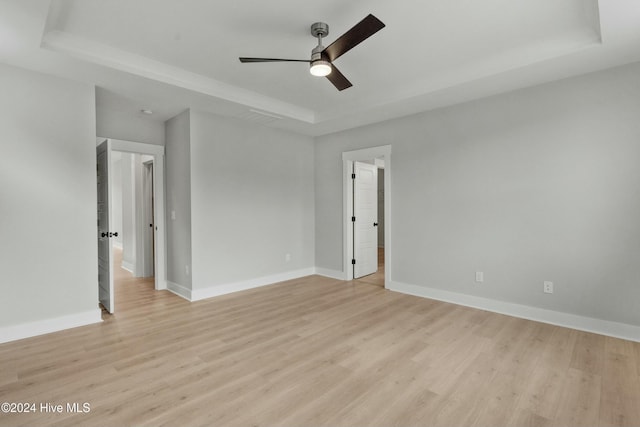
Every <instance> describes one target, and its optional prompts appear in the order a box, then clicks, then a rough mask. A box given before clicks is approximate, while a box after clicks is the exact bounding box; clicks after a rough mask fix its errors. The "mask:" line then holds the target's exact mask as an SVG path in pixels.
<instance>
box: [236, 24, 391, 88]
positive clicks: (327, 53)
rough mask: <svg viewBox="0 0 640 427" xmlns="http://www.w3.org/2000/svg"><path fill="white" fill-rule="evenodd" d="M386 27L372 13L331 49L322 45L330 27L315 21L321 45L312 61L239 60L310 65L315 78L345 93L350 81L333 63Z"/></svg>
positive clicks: (241, 59) (312, 26) (315, 51)
mask: <svg viewBox="0 0 640 427" xmlns="http://www.w3.org/2000/svg"><path fill="white" fill-rule="evenodd" d="M383 28H384V24H383V23H382V21H380V20H379V19H378V18H376V17H375V16H373V15H371V14H369V15H367V16H366V17H365V18H364V19H363V20H362V21H360V22H358V23H357V24H356V25H354V26H353V27H352V28H351V29H350V30H349V31H347V32H346V33H344V34H343V35H342V36H340V37H339V38H338V39H337V40H336V41H334V42H333V43H331V44H330V45H329V46H328V47H326V48H325V47H324V46H323V45H322V38H323V37H326V36H327V35H329V25H327V24H325V23H324V22H316V23H314V24H312V25H311V35H312V36H313V37H317V38H318V46H316V47H315V48H313V50H312V51H311V59H281V58H247V57H240V58H239V59H240V62H242V63H250V62H308V63H309V64H310V69H309V71H310V72H311V74H313V75H314V76H320V77H325V76H326V77H327V79H329V81H330V82H331V83H333V85H334V86H335V87H336V88H337V89H338V90H344V89H347V88H349V87H351V86H353V85H352V84H351V82H350V81H349V80H347V78H346V77H345V76H344V75H343V74H342V73H341V72H340V71H339V70H338V69H337V68H336V66H335V65H334V64H333V61H335V60H336V59H338V58H339V57H340V56H342V55H343V54H345V53H346V52H348V51H350V50H351V49H353V48H354V47H356V46H357V45H358V44H360V43H362V42H363V41H364V40H366V39H368V38H369V37H371V36H372V35H374V34H375V33H377V32H378V31H380V30H381V29H383Z"/></svg>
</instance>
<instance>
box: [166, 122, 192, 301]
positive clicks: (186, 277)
mask: <svg viewBox="0 0 640 427" xmlns="http://www.w3.org/2000/svg"><path fill="white" fill-rule="evenodd" d="M189 120H190V119H189V111H185V112H184V113H182V114H179V115H178V116H176V117H174V118H172V119H170V120H167V122H166V123H165V132H166V144H165V150H166V151H165V157H166V158H165V163H166V170H165V180H166V195H167V199H166V206H167V212H166V218H167V280H169V281H170V282H173V283H175V284H177V285H180V286H182V287H184V288H187V289H191V230H192V228H191V139H190V138H191V137H190V124H189ZM172 212H174V213H175V219H173V218H172ZM186 268H188V269H189V273H188V274H187V271H186Z"/></svg>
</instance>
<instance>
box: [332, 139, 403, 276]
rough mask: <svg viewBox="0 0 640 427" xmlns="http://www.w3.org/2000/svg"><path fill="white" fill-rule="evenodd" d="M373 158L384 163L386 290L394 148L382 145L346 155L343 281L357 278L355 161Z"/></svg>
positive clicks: (344, 173)
mask: <svg viewBox="0 0 640 427" xmlns="http://www.w3.org/2000/svg"><path fill="white" fill-rule="evenodd" d="M373 159H381V160H382V161H383V162H384V170H385V172H384V242H385V251H384V264H385V269H384V281H385V287H386V284H387V283H391V266H392V263H391V260H392V252H391V248H392V246H391V239H392V237H391V234H392V233H391V197H392V194H391V145H381V146H379V147H371V148H364V149H361V150H354V151H345V152H343V153H342V163H343V172H342V173H343V175H342V176H343V189H342V194H343V197H342V206H343V225H342V236H343V239H342V240H343V246H342V251H343V252H342V253H343V254H344V259H343V263H342V270H343V273H342V278H343V280H351V279H352V278H353V270H352V267H351V260H352V259H353V235H352V234H351V226H352V224H351V217H352V216H353V194H352V182H351V174H352V173H353V172H352V171H353V162H356V161H368V160H373Z"/></svg>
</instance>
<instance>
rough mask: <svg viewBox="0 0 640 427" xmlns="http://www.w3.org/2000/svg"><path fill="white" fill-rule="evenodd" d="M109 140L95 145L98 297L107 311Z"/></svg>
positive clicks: (109, 292)
mask: <svg viewBox="0 0 640 427" xmlns="http://www.w3.org/2000/svg"><path fill="white" fill-rule="evenodd" d="M110 144H111V141H110V140H106V141H104V142H103V143H101V144H100V145H98V147H97V152H96V154H97V162H98V167H97V173H98V299H99V301H100V303H101V304H102V305H103V306H104V308H106V309H107V310H108V311H109V313H113V312H114V304H113V301H114V292H113V276H112V275H111V271H112V268H111V267H112V266H113V259H112V257H111V246H112V241H111V237H112V236H113V234H112V232H111V230H110V224H109V206H110V205H111V203H110V202H111V179H110V176H109V170H110V169H111V146H110Z"/></svg>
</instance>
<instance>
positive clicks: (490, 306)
mask: <svg viewBox="0 0 640 427" xmlns="http://www.w3.org/2000/svg"><path fill="white" fill-rule="evenodd" d="M386 288H387V289H389V290H391V291H396V292H401V293H404V294H409V295H414V296H419V297H423V298H429V299H434V300H438V301H444V302H450V303H453V304H458V305H463V306H467V307H473V308H478V309H481V310H486V311H491V312H494V313H500V314H506V315H509V316H513V317H519V318H522V319H528V320H534V321H537V322H542V323H550V324H552V325H557V326H563V327H567V328H572V329H577V330H580V331H585V332H593V333H596V334H600V335H608V336H611V337H615V338H622V339H625V340H630V341H637V342H640V326H634V325H628V324H626V323H618V322H611V321H608V320H602V319H595V318H592V317H585V316H578V315H576V314H569V313H562V312H559V311H553V310H546V309H544V308H536V307H530V306H527V305H521V304H515V303H510V302H505V301H498V300H493V299H488V298H482V297H477V296H473V295H466V294H460V293H457V292H449V291H444V290H442V289H434V288H428V287H424V286H417V285H409V284H406V283H400V282H395V281H392V282H391V283H387V285H386Z"/></svg>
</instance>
